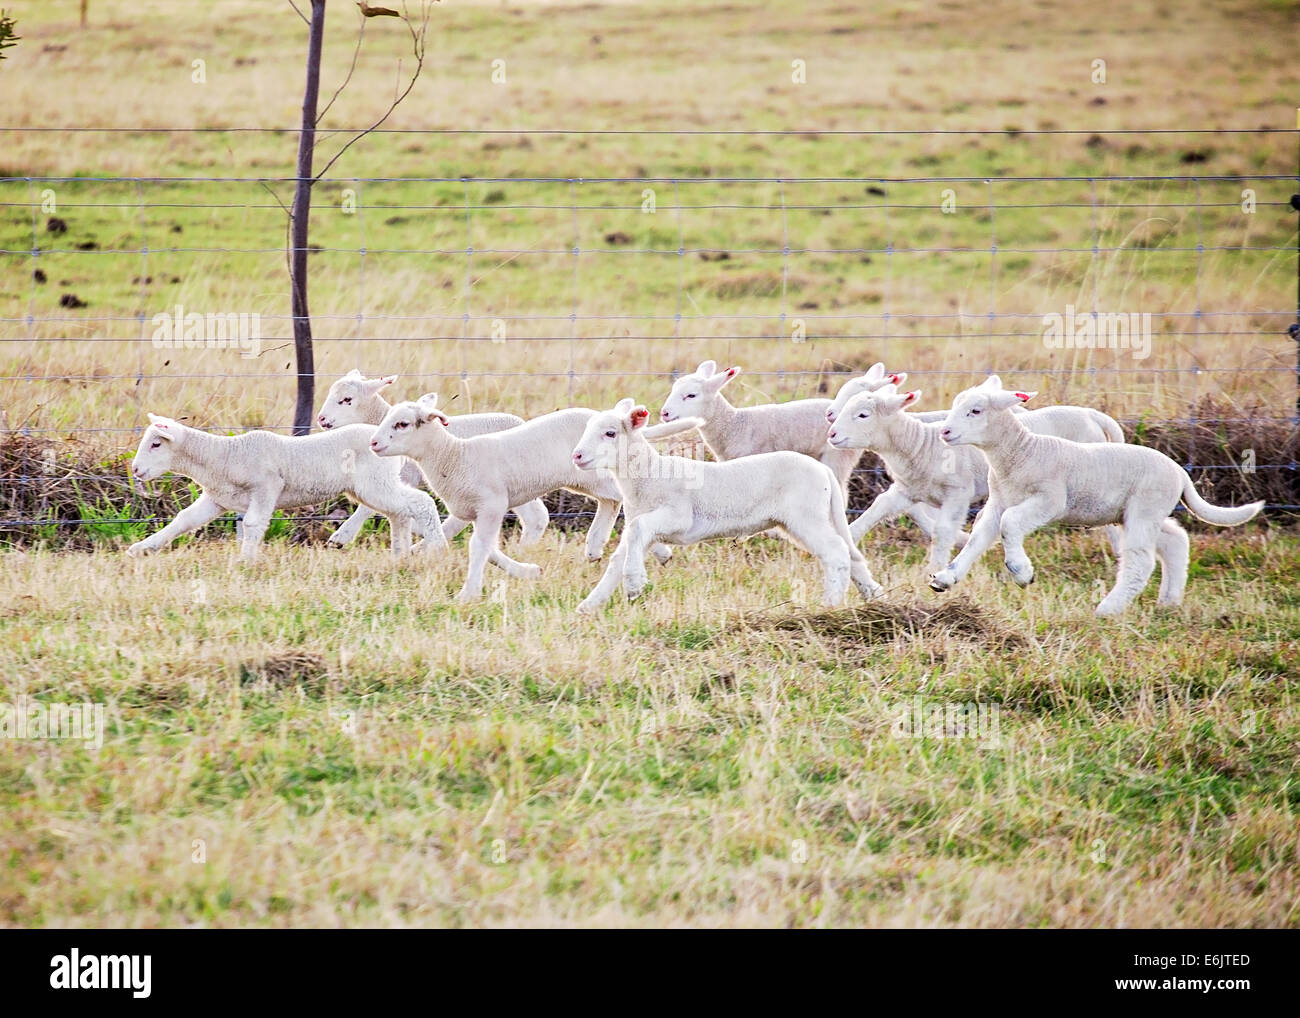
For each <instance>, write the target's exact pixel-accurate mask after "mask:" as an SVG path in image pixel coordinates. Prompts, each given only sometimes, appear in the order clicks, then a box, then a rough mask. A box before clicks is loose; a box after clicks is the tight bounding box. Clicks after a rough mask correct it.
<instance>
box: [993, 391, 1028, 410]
mask: <svg viewBox="0 0 1300 1018" xmlns="http://www.w3.org/2000/svg"><path fill="white" fill-rule="evenodd" d="M1037 395H1038V393H1036V392H1006V391H1002V392H994V393H990V394H989V406H991V407H992V408H993V409H994V410H1006V409H1007V408H1008V407H1013V406H1015V405H1016V404H1017V403H1027V402H1029V400H1031V399H1033V398H1034V397H1035V396H1037Z"/></svg>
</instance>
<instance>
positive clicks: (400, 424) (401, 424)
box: [393, 421, 406, 428]
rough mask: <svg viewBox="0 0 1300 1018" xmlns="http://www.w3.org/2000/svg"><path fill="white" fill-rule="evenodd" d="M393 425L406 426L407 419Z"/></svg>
mask: <svg viewBox="0 0 1300 1018" xmlns="http://www.w3.org/2000/svg"><path fill="white" fill-rule="evenodd" d="M393 427H395V428H404V427H406V421H398V422H397V423H396V424H394V425H393Z"/></svg>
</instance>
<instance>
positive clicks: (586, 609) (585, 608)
mask: <svg viewBox="0 0 1300 1018" xmlns="http://www.w3.org/2000/svg"><path fill="white" fill-rule="evenodd" d="M599 610H600V605H599V604H597V603H596V602H595V601H581V602H579V604H578V607H577V608H576V609H575V611H577V613H578V614H579V615H595V614H596V612H597V611H599Z"/></svg>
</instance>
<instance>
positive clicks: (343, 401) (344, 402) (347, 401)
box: [339, 396, 352, 406]
mask: <svg viewBox="0 0 1300 1018" xmlns="http://www.w3.org/2000/svg"><path fill="white" fill-rule="evenodd" d="M351 402H352V397H351V396H344V397H343V398H342V399H341V400H339V406H348V405H349V404H350V403H351Z"/></svg>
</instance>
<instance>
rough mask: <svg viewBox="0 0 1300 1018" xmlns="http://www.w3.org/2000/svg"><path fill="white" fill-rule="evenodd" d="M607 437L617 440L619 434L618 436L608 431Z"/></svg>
mask: <svg viewBox="0 0 1300 1018" xmlns="http://www.w3.org/2000/svg"><path fill="white" fill-rule="evenodd" d="M605 437H606V438H617V437H618V434H617V432H614V431H607V432H605Z"/></svg>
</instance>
